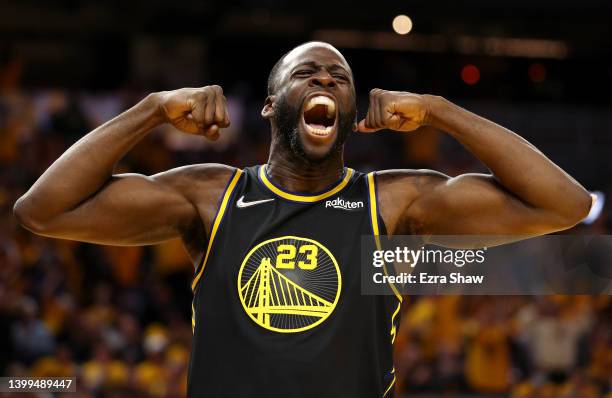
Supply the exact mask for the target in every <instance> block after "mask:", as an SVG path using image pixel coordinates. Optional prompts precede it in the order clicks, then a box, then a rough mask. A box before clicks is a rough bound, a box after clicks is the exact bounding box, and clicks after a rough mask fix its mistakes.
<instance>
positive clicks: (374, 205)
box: [367, 172, 403, 398]
mask: <svg viewBox="0 0 612 398" xmlns="http://www.w3.org/2000/svg"><path fill="white" fill-rule="evenodd" d="M367 182H368V195H369V199H370V200H369V202H370V221H371V222H372V231H373V232H374V239H375V240H376V248H377V249H379V250H381V248H382V246H381V244H380V228H379V226H378V200H377V197H376V182H375V179H374V172H371V173H368V175H367ZM383 271H384V273H385V274H387V269H386V268H385V267H383ZM389 285H390V286H391V290H393V293H394V294H395V297H397V299H398V303H397V307H396V308H395V311H394V312H393V315H392V316H391V330H390V332H389V334H390V335H391V344H393V343H395V337H396V335H397V328H396V327H395V317H396V316H397V314H399V312H400V309H401V308H402V301H403V297H402V295H401V294H399V292H398V291H397V288H396V287H395V285H394V284H393V283H390V284H389ZM391 373H392V374H393V380H391V383H389V386H388V387H387V389H386V390H385V392H384V393H383V395H382V396H383V398H384V397H386V396H387V394H388V393H389V391H391V389H392V388H393V386H394V385H395V368H393V370H392V371H391Z"/></svg>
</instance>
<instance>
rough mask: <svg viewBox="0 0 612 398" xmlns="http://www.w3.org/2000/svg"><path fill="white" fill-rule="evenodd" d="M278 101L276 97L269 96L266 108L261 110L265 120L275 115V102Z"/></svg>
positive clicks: (265, 103)
mask: <svg viewBox="0 0 612 398" xmlns="http://www.w3.org/2000/svg"><path fill="white" fill-rule="evenodd" d="M275 99H276V96H275V95H269V96H268V97H266V102H264V107H263V109H262V110H261V116H262V117H263V118H264V119H269V118H271V117H272V116H273V115H274V100H275Z"/></svg>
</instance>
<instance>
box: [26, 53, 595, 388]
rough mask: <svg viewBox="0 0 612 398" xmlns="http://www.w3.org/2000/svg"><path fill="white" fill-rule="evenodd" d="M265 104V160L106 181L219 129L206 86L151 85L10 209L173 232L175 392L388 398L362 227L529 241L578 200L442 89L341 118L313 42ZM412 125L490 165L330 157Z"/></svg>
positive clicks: (385, 339)
mask: <svg viewBox="0 0 612 398" xmlns="http://www.w3.org/2000/svg"><path fill="white" fill-rule="evenodd" d="M262 116H263V117H264V118H265V119H267V120H269V122H270V128H271V134H272V140H271V147H270V155H269V159H268V163H267V164H265V165H260V166H254V167H248V168H246V169H244V170H239V169H236V168H234V167H231V166H226V165H221V164H197V165H189V166H184V167H179V168H176V169H172V170H169V171H166V172H163V173H159V174H156V175H152V176H144V175H139V174H120V175H114V174H113V167H114V166H115V165H116V164H117V162H118V161H119V160H120V159H121V158H122V157H123V156H124V155H125V154H126V153H127V152H128V151H129V150H130V149H131V148H132V147H133V146H134V145H135V144H137V143H138V142H139V141H140V140H142V139H143V138H144V137H146V136H147V134H148V133H149V132H150V131H151V129H153V128H154V127H156V126H159V125H160V124H162V123H171V124H172V125H174V126H175V127H176V128H178V129H179V130H181V131H184V132H186V133H189V134H199V135H202V136H204V137H206V138H208V139H211V140H215V139H217V138H218V137H219V134H221V131H220V130H221V129H222V128H224V127H227V126H229V124H230V117H229V115H228V114H227V109H226V103H225V97H224V96H223V92H222V90H221V87H219V86H206V87H203V88H183V89H180V90H175V91H167V92H160V93H154V94H151V95H149V96H147V97H146V98H145V99H144V100H142V101H141V102H140V103H138V104H137V105H135V106H134V107H133V108H131V109H129V110H127V111H126V112H124V113H123V114H121V115H119V116H117V117H116V118H114V119H112V120H110V121H109V122H107V123H105V124H103V125H102V126H100V127H98V128H96V129H95V130H93V131H92V132H90V133H89V134H87V135H86V136H84V137H83V138H82V139H81V140H79V141H78V142H77V143H75V144H74V145H73V146H72V147H71V148H70V149H68V150H67V151H66V152H65V153H64V154H63V155H62V156H61V157H60V158H59V159H58V160H56V161H55V163H53V164H52V165H51V167H49V169H48V170H47V171H46V172H45V173H44V174H43V175H42V176H41V177H40V178H39V179H38V181H37V182H36V183H35V184H34V185H33V186H32V187H31V188H30V190H29V191H28V192H27V193H26V194H25V195H23V196H22V197H21V198H20V199H19V200H18V201H17V203H16V204H15V209H14V211H15V214H16V216H17V217H18V218H19V221H20V222H21V223H22V224H23V225H24V226H25V227H26V228H28V229H29V230H31V231H33V232H34V233H37V234H40V235H44V236H49V237H54V238H62V239H74V240H80V241H84V242H93V243H100V244H107V245H148V244H155V243H158V242H161V241H164V240H167V239H174V238H181V239H182V240H183V242H184V244H185V247H186V248H187V250H188V251H189V253H190V256H191V258H192V259H193V262H194V264H195V267H196V269H195V277H194V279H193V284H192V288H193V291H194V299H193V306H192V307H193V308H192V310H193V312H192V313H193V320H192V322H193V328H194V339H193V349H192V354H191V361H190V369H189V386H188V395H189V397H202V398H203V397H206V398H208V397H231V398H238V397H240V398H243V397H279V398H281V397H282V398H289V397H296V398H297V397H308V398H312V397H317V398H324V397H330V398H331V397H334V398H338V397H351V398H358V397H363V398H373V397H388V396H392V395H393V385H394V382H395V375H394V370H393V363H392V344H393V341H394V339H395V333H396V329H397V326H398V322H399V316H398V314H399V311H400V302H401V299H402V297H401V296H400V295H396V296H394V295H390V296H364V295H361V294H360V249H359V245H360V237H361V236H362V235H367V234H370V235H372V234H424V235H432V236H433V237H432V240H433V241H434V242H435V235H438V234H495V235H529V236H535V235H540V234H546V233H549V232H553V231H559V230H563V229H566V228H569V227H571V226H573V225H575V224H576V223H578V222H579V221H580V220H582V219H583V218H584V217H585V216H586V215H587V213H588V211H589V208H590V204H591V198H590V196H589V194H588V193H587V191H585V189H584V188H583V187H582V186H581V185H580V184H579V183H578V182H576V181H575V180H574V179H572V178H571V177H570V176H569V175H567V174H566V173H565V172H564V171H563V170H561V169H560V168H559V167H558V166H556V165H555V164H554V163H553V162H551V161H550V160H549V159H548V158H546V156H544V155H543V154H542V153H541V152H540V151H538V150H537V149H536V148H534V147H533V146H532V145H531V144H530V143H528V142H527V141H525V140H524V139H522V138H521V137H519V136H518V135H516V134H515V133H513V132H511V131H509V130H507V129H505V128H503V127H501V126H499V125H497V124H495V123H493V122H491V121H488V120H486V119H484V118H482V117H479V116H477V115H474V114H472V113H470V112H468V111H466V110H464V109H462V108H460V107H458V106H456V105H454V104H452V103H450V102H449V101H447V100H445V99H443V98H440V97H436V96H432V95H419V94H413V93H409V92H402V91H385V90H381V89H374V90H372V91H371V92H370V103H369V109H368V112H367V115H366V116H365V118H364V119H363V120H361V121H359V122H358V123H356V121H357V119H356V104H355V87H354V84H353V76H352V73H351V69H350V67H349V65H348V63H347V61H346V60H345V59H344V57H343V56H342V54H340V52H339V51H338V50H336V49H335V48H334V47H332V46H331V45H329V44H326V43H321V42H310V43H306V44H304V45H301V46H299V47H296V48H295V49H293V50H292V51H290V52H289V53H287V54H286V55H284V56H283V57H282V58H281V59H280V60H279V61H278V63H277V64H276V65H275V66H274V68H273V69H272V71H271V73H270V76H269V81H268V97H267V98H266V100H265V104H264V106H263V110H262ZM423 125H430V126H433V127H434V128H436V129H439V130H441V131H445V132H447V133H448V134H450V135H451V136H453V137H454V138H455V139H457V140H458V141H459V142H460V143H461V144H463V146H465V148H467V150H469V151H470V152H471V153H472V154H474V156H476V157H477V158H478V159H480V160H481V161H482V162H483V163H484V164H485V165H486V166H487V167H488V168H489V169H490V171H491V174H489V175H485V174H466V175H461V176H458V177H454V178H450V177H448V176H446V175H444V174H441V173H438V172H435V171H430V170H418V171H417V170H387V171H380V172H375V173H370V174H365V175H364V174H362V173H360V172H358V171H355V170H353V169H350V168H348V167H345V165H344V161H343V149H344V144H345V140H346V138H347V136H348V135H349V134H351V133H352V132H354V131H357V132H360V133H372V132H375V131H378V130H381V129H389V130H394V131H396V132H400V133H410V132H412V131H414V130H416V129H417V128H418V127H419V126H423Z"/></svg>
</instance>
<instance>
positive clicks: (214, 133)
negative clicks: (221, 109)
mask: <svg viewBox="0 0 612 398" xmlns="http://www.w3.org/2000/svg"><path fill="white" fill-rule="evenodd" d="M202 135H203V136H204V137H206V138H208V139H209V140H212V141H216V140H217V139H218V138H219V126H217V125H216V124H213V125H211V126H209V127H208V128H207V129H206V130H204V132H203V133H202Z"/></svg>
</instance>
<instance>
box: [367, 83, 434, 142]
mask: <svg viewBox="0 0 612 398" xmlns="http://www.w3.org/2000/svg"><path fill="white" fill-rule="evenodd" d="M427 116H428V106H427V100H426V98H425V96H423V95H419V94H413V93H408V92H403V91H386V90H381V89H379V88H375V89H373V90H372V91H370V106H369V108H368V113H367V115H366V117H365V119H363V120H361V121H360V122H359V124H358V125H357V130H358V131H360V132H362V133H372V132H374V131H378V130H382V129H389V130H395V131H414V130H416V129H417V128H419V127H420V126H422V125H424V124H425V122H426V119H427Z"/></svg>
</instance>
